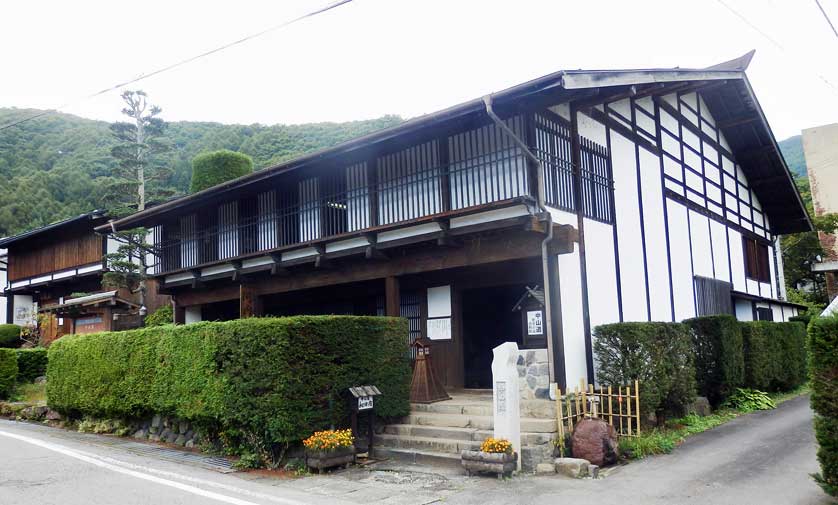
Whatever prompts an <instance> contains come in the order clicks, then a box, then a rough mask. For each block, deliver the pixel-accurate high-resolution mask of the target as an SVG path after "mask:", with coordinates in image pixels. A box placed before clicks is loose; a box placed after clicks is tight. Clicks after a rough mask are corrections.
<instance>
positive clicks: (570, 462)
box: [555, 458, 591, 479]
mask: <svg viewBox="0 0 838 505" xmlns="http://www.w3.org/2000/svg"><path fill="white" fill-rule="evenodd" d="M590 467H591V464H590V463H589V462H588V460H586V459H580V458H556V462H555V472H556V473H560V474H562V475H567V476H568V477H573V478H574V479H583V478H585V477H587V476H588V474H589V472H590Z"/></svg>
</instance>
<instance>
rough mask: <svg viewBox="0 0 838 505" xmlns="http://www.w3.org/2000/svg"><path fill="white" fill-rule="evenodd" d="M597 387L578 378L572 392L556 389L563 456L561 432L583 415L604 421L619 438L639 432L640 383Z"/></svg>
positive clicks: (561, 446) (633, 435)
mask: <svg viewBox="0 0 838 505" xmlns="http://www.w3.org/2000/svg"><path fill="white" fill-rule="evenodd" d="M633 386H634V387H632V385H625V386H599V387H595V386H594V385H593V384H585V382H584V381H581V382H580V383H579V385H578V386H575V387H574V388H573V390H572V391H570V390H568V391H565V392H564V393H562V391H561V389H558V388H557V389H556V422H557V423H558V428H559V440H558V442H559V449H560V451H561V453H562V457H564V440H565V433H572V432H573V426H574V425H575V424H577V423H579V421H581V420H582V419H584V418H586V417H598V418H600V419H604V420H606V421H608V424H610V425H611V426H613V427H614V430H615V431H616V432H617V435H618V436H620V437H636V436H639V435H640V384H639V383H638V381H634V384H633Z"/></svg>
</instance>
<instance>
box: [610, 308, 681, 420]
mask: <svg viewBox="0 0 838 505" xmlns="http://www.w3.org/2000/svg"><path fill="white" fill-rule="evenodd" d="M594 334H595V336H596V338H595V340H594V351H595V355H596V359H597V367H596V369H597V381H598V382H599V383H601V384H605V385H609V384H611V385H614V384H629V383H631V382H632V381H634V380H639V381H640V411H641V414H642V415H643V416H644V418H646V417H647V415H648V414H650V413H655V414H657V415H658V420H659V421H661V420H662V419H663V415H664V414H666V413H669V414H676V415H678V414H682V413H683V412H685V410H686V407H687V405H688V404H689V403H691V402H692V401H693V400H694V399H695V391H696V383H695V366H694V364H693V348H692V340H691V337H690V330H689V327H688V326H686V325H684V324H680V323H615V324H606V325H602V326H598V327H596V328H595V330H594Z"/></svg>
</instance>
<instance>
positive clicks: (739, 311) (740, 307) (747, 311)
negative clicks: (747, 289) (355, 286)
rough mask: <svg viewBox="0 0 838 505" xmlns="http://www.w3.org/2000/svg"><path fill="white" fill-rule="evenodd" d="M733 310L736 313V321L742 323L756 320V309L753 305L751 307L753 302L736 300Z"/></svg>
mask: <svg viewBox="0 0 838 505" xmlns="http://www.w3.org/2000/svg"><path fill="white" fill-rule="evenodd" d="M733 309H734V311H735V312H736V319H738V320H740V321H753V320H754V308H753V305H751V302H749V301H748V300H742V299H741V298H734V300H733Z"/></svg>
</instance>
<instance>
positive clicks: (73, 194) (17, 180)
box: [0, 108, 402, 237]
mask: <svg viewBox="0 0 838 505" xmlns="http://www.w3.org/2000/svg"><path fill="white" fill-rule="evenodd" d="M36 112H39V111H37V110H33V109H3V108H0V124H5V123H8V122H10V121H13V120H15V119H18V118H21V117H25V116H29V115H32V114H33V113H36ZM401 121H402V119H401V118H399V117H397V116H384V117H381V118H378V119H372V120H368V121H352V122H348V123H313V124H303V125H276V126H264V125H225V124H220V123H202V122H191V121H179V122H172V123H169V125H168V128H167V134H166V140H167V141H168V142H169V143H171V144H172V146H173V148H172V149H171V150H170V151H169V152H168V153H166V154H164V155H163V156H162V159H161V161H162V162H163V163H166V164H168V165H169V166H171V167H173V169H174V173H173V175H172V177H171V179H170V180H168V181H165V182H164V184H165V185H167V187H170V188H173V189H175V190H176V191H177V192H179V193H185V192H186V190H187V188H188V186H189V178H190V173H191V165H190V163H191V160H192V158H193V157H194V156H195V155H196V154H198V153H200V152H203V151H207V150H216V149H231V150H234V151H240V152H243V153H246V154H248V155H250V156H251V157H252V158H253V161H254V166H255V168H256V169H257V170H258V169H261V168H264V167H267V166H270V165H273V164H275V163H278V162H281V161H284V160H287V159H289V158H292V157H295V156H298V155H300V154H304V153H307V152H311V151H314V150H317V149H321V148H323V147H328V146H332V145H335V144H338V143H340V142H343V141H345V140H348V139H351V138H354V137H357V136H360V135H364V134H366V133H370V132H372V131H375V130H379V129H381V128H385V127H388V126H392V125H394V124H397V123H399V122H401ZM113 144H114V140H113V138H112V137H111V134H110V130H109V128H108V123H107V122H105V121H94V120H90V119H84V118H81V117H78V116H73V115H69V114H53V115H49V116H45V117H43V118H40V119H36V120H33V121H29V122H27V123H23V124H21V125H20V126H17V127H14V128H9V129H6V130H3V131H0V237H3V236H8V235H12V234H15V233H19V232H21V231H24V230H28V229H31V228H37V227H39V226H43V225H46V224H49V223H51V222H54V221H57V220H60V219H64V218H67V217H71V216H74V215H78V214H80V213H83V212H87V211H89V210H93V209H96V208H101V207H102V206H103V204H102V201H103V196H104V195H103V193H104V188H105V183H106V182H107V180H108V177H109V176H110V175H111V174H112V170H113V168H114V166H115V162H114V160H113V159H112V158H111V154H110V151H111V147H112V146H113Z"/></svg>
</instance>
